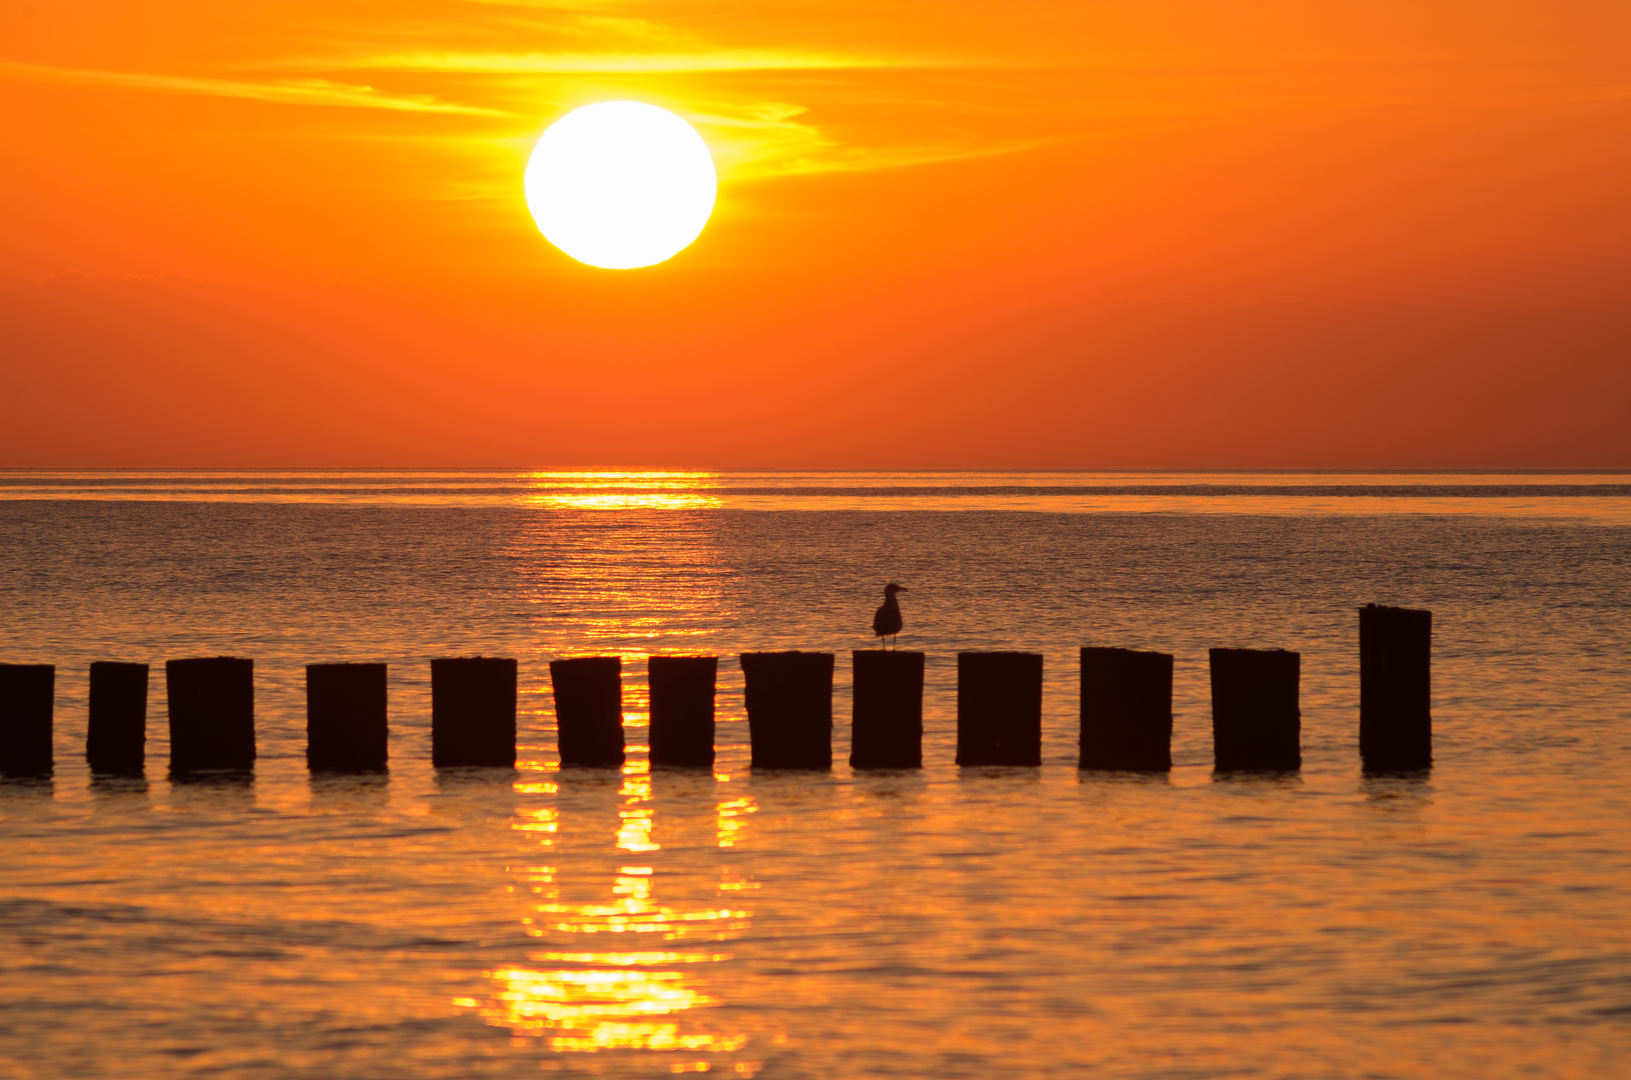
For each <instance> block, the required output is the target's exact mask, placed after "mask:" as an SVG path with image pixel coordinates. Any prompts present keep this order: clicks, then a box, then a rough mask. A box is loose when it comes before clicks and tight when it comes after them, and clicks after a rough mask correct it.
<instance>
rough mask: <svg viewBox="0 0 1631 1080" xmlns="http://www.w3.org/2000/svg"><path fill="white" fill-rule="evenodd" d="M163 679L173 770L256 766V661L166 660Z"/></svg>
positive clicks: (218, 658) (225, 658)
mask: <svg viewBox="0 0 1631 1080" xmlns="http://www.w3.org/2000/svg"><path fill="white" fill-rule="evenodd" d="M164 682H165V692H166V696H167V697H168V700H169V706H170V771H171V772H172V773H182V774H185V773H191V772H204V771H213V770H218V769H230V770H235V771H245V770H248V769H253V768H254V767H255V661H253V660H245V659H242V658H240V657H235V656H214V657H206V658H199V659H192V660H167V661H165V664H164Z"/></svg>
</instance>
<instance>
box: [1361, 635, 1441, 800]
mask: <svg viewBox="0 0 1631 1080" xmlns="http://www.w3.org/2000/svg"><path fill="white" fill-rule="evenodd" d="M1359 756H1360V758H1361V760H1362V761H1363V763H1364V768H1365V769H1366V771H1369V772H1401V771H1411V770H1416V769H1427V768H1431V767H1432V765H1433V613H1432V612H1431V611H1417V610H1413V609H1411V608H1397V607H1382V606H1380V605H1377V604H1366V605H1365V606H1364V607H1362V608H1360V609H1359Z"/></svg>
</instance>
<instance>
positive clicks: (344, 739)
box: [306, 664, 390, 772]
mask: <svg viewBox="0 0 1631 1080" xmlns="http://www.w3.org/2000/svg"><path fill="white" fill-rule="evenodd" d="M386 676H387V668H386V665H384V664H307V665H306V767H307V768H308V769H310V770H311V771H312V772H384V771H385V769H386V768H387V764H386V763H387V761H388V760H389V759H390V729H389V727H388V724H387V720H386V695H387V689H386Z"/></svg>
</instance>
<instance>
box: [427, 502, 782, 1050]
mask: <svg viewBox="0 0 1631 1080" xmlns="http://www.w3.org/2000/svg"><path fill="white" fill-rule="evenodd" d="M603 475H604V474H598V473H597V474H582V473H551V474H539V475H538V477H537V478H536V479H537V482H538V484H539V486H540V487H541V488H543V489H544V490H543V491H541V492H540V493H538V494H537V495H536V496H533V497H534V498H536V499H537V500H538V505H548V506H570V507H572V508H576V509H585V508H590V509H612V508H625V507H626V508H638V509H653V508H669V509H674V508H679V509H686V508H693V507H695V506H697V505H699V503H700V502H701V501H702V500H697V499H696V498H695V497H694V496H690V495H687V494H685V491H686V488H687V487H690V486H693V485H696V484H697V483H701V482H708V481H709V480H710V479H711V474H704V473H684V474H676V473H619V474H616V480H615V481H614V482H613V483H614V484H615V486H616V487H617V488H618V489H619V490H616V491H612V492H606V493H602V494H593V493H589V494H586V493H584V492H583V490H582V489H583V486H584V484H585V482H586V481H590V480H597V481H598V480H600V479H601V478H602V477H603ZM552 485H554V486H556V487H558V488H560V489H562V490H551V486H552ZM555 500H564V501H555ZM714 501H715V502H717V500H714ZM554 540H555V536H554V534H553V533H552V532H551V531H550V529H549V528H548V527H547V526H546V525H539V526H536V527H535V528H533V529H529V530H524V531H523V533H522V535H521V536H520V538H519V539H518V540H517V542H516V544H515V545H514V546H513V548H512V554H514V555H515V556H516V557H517V559H518V563H519V565H522V566H525V567H529V568H531V567H537V566H542V567H543V569H529V570H528V571H527V572H526V573H525V575H524V577H525V580H524V584H523V590H522V594H521V595H522V598H523V599H524V600H525V601H527V602H528V603H529V604H530V605H536V606H538V607H539V608H541V609H545V610H551V611H556V610H560V609H562V608H563V607H567V606H568V605H566V604H563V603H562V601H563V599H564V598H565V597H567V596H573V597H576V598H578V602H577V603H576V604H573V605H571V606H572V607H576V608H578V609H579V610H581V609H583V608H585V607H587V608H589V609H590V610H592V611H594V612H596V614H593V615H582V616H579V617H577V618H576V619H575V620H574V623H575V625H574V627H573V630H574V633H575V635H577V636H578V637H579V638H580V640H586V641H594V642H597V643H601V644H600V647H599V648H598V649H597V652H598V653H599V654H600V655H616V656H618V657H620V659H622V660H623V661H624V663H625V666H626V667H632V666H634V665H636V664H643V662H644V659H645V657H646V656H648V655H651V654H653V653H665V652H666V653H672V652H683V651H685V649H684V646H685V643H686V641H687V640H688V639H689V638H691V637H693V636H695V634H696V633H698V632H700V628H698V629H697V630H688V629H687V628H686V625H685V621H686V619H688V618H690V619H694V618H696V617H697V616H698V615H699V614H700V615H704V616H705V617H707V618H709V619H717V618H720V617H722V616H726V615H728V610H727V608H726V605H725V603H724V597H723V593H722V591H721V590H720V588H719V587H718V585H717V583H716V582H714V581H711V580H709V579H707V578H706V577H692V578H682V579H680V580H679V581H678V582H676V580H675V576H674V573H673V569H672V567H671V566H670V565H669V564H668V562H667V561H666V560H665V559H664V558H663V557H662V555H663V553H662V551H661V550H660V547H654V548H653V550H652V551H650V552H647V553H641V552H638V551H637V552H632V553H631V552H630V551H628V550H627V549H626V548H623V549H620V550H618V551H617V552H616V553H615V554H608V555H607V556H606V557H604V558H594V557H591V558H590V559H588V560H587V561H585V560H578V561H576V562H573V563H571V564H568V565H565V566H560V565H553V564H552V563H551V561H550V560H547V559H544V560H538V559H536V558H534V557H533V556H536V555H537V554H538V553H539V552H540V551H547V550H548V549H549V545H550V544H551V543H552V542H553V541H554ZM693 554H694V555H695V556H696V557H697V558H699V559H700V560H701V562H702V563H703V564H704V565H706V564H707V562H708V560H709V553H708V552H707V551H703V550H695V549H694V550H693ZM586 594H589V595H592V596H593V602H592V603H590V604H587V605H585V604H583V603H582V597H583V596H584V595H586ZM623 721H624V727H625V729H636V728H642V727H644V726H646V725H647V724H648V723H649V721H650V699H649V692H648V690H647V689H646V688H645V686H644V685H643V684H638V683H634V682H632V681H630V682H626V683H625V694H624V714H623ZM528 749H529V748H525V747H524V748H523V753H526V752H527V750H528ZM530 749H531V750H532V752H534V753H540V752H543V751H545V750H546V747H545V746H537V747H531V748H530ZM627 750H628V752H629V754H630V759H629V761H628V762H627V763H626V764H625V765H624V766H623V768H622V770H621V780H620V786H619V788H618V791H617V798H618V802H619V805H618V807H617V823H616V826H615V848H616V851H617V852H618V853H619V854H620V856H622V857H623V858H625V859H626V860H627V861H626V862H623V863H622V864H621V865H619V866H618V867H617V868H616V871H615V874H611V875H609V880H605V881H603V883H602V884H600V885H599V886H595V885H593V884H590V883H588V882H584V881H582V880H580V881H577V882H568V881H565V880H563V877H562V870H561V867H562V866H563V865H564V863H563V860H561V859H558V858H557V857H556V855H557V854H558V851H557V845H558V843H559V841H560V838H561V830H562V827H563V825H562V821H561V815H560V811H559V810H558V809H557V808H555V807H548V806H545V807H538V808H535V809H525V810H518V811H517V812H516V814H515V816H514V818H513V820H512V822H511V828H512V829H513V830H515V831H516V832H520V833H523V834H525V835H526V836H527V837H528V838H529V839H530V840H531V841H533V842H535V843H536V844H537V851H538V859H537V861H536V862H534V863H530V864H526V865H517V866H512V867H510V873H511V874H512V876H513V877H514V878H515V884H513V885H511V886H510V888H511V890H512V891H514V892H517V893H519V894H521V895H522V896H524V897H526V898H527V905H528V906H527V914H526V915H525V916H524V917H523V918H522V920H521V922H522V926H523V927H524V929H525V932H526V934H527V935H528V936H529V937H532V938H535V939H538V940H540V941H544V942H548V943H550V944H551V945H552V946H553V947H552V948H549V949H546V950H542V951H538V952H532V953H528V954H527V957H526V962H525V963H519V962H518V963H515V964H510V965H506V966H503V967H498V968H494V969H492V970H490V971H488V972H486V977H487V978H488V979H489V980H490V981H491V982H492V983H493V985H494V990H493V992H492V993H491V995H490V996H489V997H488V999H487V1000H486V1001H476V1000H474V999H468V998H459V999H456V1000H455V1002H454V1004H455V1005H456V1006H459V1007H461V1008H467V1009H475V1010H476V1011H477V1012H478V1013H479V1014H480V1015H481V1016H482V1017H483V1018H484V1019H485V1020H486V1021H487V1022H488V1023H489V1024H493V1025H495V1026H500V1027H505V1028H508V1029H510V1030H511V1031H512V1032H515V1033H516V1034H517V1035H519V1036H522V1037H537V1038H540V1039H543V1040H545V1041H547V1044H548V1046H549V1049H550V1050H552V1051H555V1052H557V1053H595V1052H598V1051H603V1050H656V1051H694V1052H697V1053H699V1054H702V1053H732V1052H735V1051H737V1050H740V1049H741V1048H742V1047H743V1046H745V1045H746V1044H747V1041H748V1037H749V1036H748V1034H747V1033H746V1032H741V1031H730V1030H720V1029H718V1028H717V1027H715V1026H711V1025H709V1024H707V1023H706V1022H705V1021H703V1020H702V1019H700V1018H699V1016H698V1012H697V1011H698V1010H705V1009H709V1008H711V1007H714V1006H718V1005H719V1004H721V1002H720V1000H719V997H718V995H717V993H716V992H714V991H712V990H711V989H710V988H709V986H708V979H707V971H708V969H709V966H710V965H713V964H717V963H720V962H723V961H728V960H730V959H731V954H730V953H729V952H726V951H722V950H721V949H720V948H719V945H720V944H721V943H723V942H727V941H730V940H732V939H733V938H737V937H740V936H741V935H742V934H743V933H744V932H745V931H747V930H748V929H749V927H750V926H751V923H752V918H753V912H752V911H751V910H748V909H745V908H743V907H742V906H741V905H740V904H739V903H737V902H736V901H738V900H739V898H740V896H741V895H742V894H743V893H744V892H745V891H747V890H750V889H753V888H756V887H757V884H756V883H755V882H752V881H749V880H744V879H742V878H741V877H740V876H739V875H736V874H733V872H732V871H731V870H730V869H729V868H728V867H721V868H720V870H719V873H718V877H717V885H716V887H715V888H714V890H713V896H712V897H710V898H709V900H710V901H711V902H696V901H694V900H693V901H692V902H689V903H687V902H681V901H676V900H668V899H665V898H664V897H662V896H660V895H659V892H658V888H657V883H658V881H659V875H658V874H657V872H656V871H657V868H656V867H655V866H653V865H646V864H645V863H646V862H647V861H649V860H650V859H651V857H653V856H655V855H657V853H659V852H660V851H661V850H662V844H661V843H660V842H659V841H658V839H657V837H656V835H655V827H656V819H655V811H654V806H653V792H652V776H651V772H650V764H649V761H648V760H647V757H646V755H647V754H648V753H649V747H647V746H644V745H630V746H628V747H627ZM517 764H518V767H519V768H521V769H523V770H525V771H526V772H527V773H528V774H529V775H528V776H526V777H525V778H523V779H521V780H519V781H517V782H516V784H515V790H516V792H517V794H520V795H531V796H537V795H542V796H550V795H558V794H559V791H560V782H561V777H560V765H559V764H558V763H557V762H555V761H552V760H548V759H545V758H542V757H535V758H527V757H523V758H522V760H520V761H519V762H518V763H517ZM592 772H594V771H592ZM596 779H598V778H596ZM699 779H705V780H708V781H711V782H728V781H729V779H730V777H729V776H728V775H726V774H716V775H714V776H713V777H707V776H706V774H704V776H703V777H700V778H699ZM591 782H594V780H591ZM756 809H757V807H756V806H755V804H754V802H753V800H752V798H750V797H737V798H727V799H721V800H718V801H717V805H716V806H715V809H714V813H713V822H712V828H711V829H710V834H709V837H708V841H710V842H711V843H712V844H713V846H714V847H715V848H718V849H725V848H731V847H734V846H735V845H736V844H737V842H738V839H739V836H740V833H741V831H742V828H743V825H744V819H745V817H746V816H747V815H749V814H751V813H753V812H754V811H755V810H756ZM602 835H604V834H602ZM601 842H603V841H601ZM698 846H699V845H698V844H697V843H695V842H693V843H692V844H691V848H692V852H693V855H692V857H693V858H694V857H695V856H694V851H695V849H696V848H697V847H698ZM578 873H579V876H580V878H581V877H583V876H585V875H588V874H593V873H595V871H594V870H587V869H586V870H580V871H578ZM569 884H575V885H578V886H580V887H583V886H586V885H587V886H588V887H589V888H590V889H591V891H593V890H595V889H598V890H599V895H598V896H595V897H593V898H592V899H589V900H587V901H585V900H581V899H580V900H574V899H571V898H569V897H568V896H567V895H566V886H567V885H569ZM676 1067H686V1068H694V1069H696V1070H697V1071H704V1070H707V1069H708V1068H709V1063H708V1061H706V1060H700V1059H699V1060H696V1061H692V1062H690V1063H689V1064H688V1065H687V1064H686V1063H677V1064H676ZM734 1068H735V1072H736V1073H737V1074H738V1075H742V1076H748V1077H751V1076H753V1075H754V1074H755V1072H756V1071H757V1064H756V1063H753V1062H744V1061H738V1062H736V1063H735V1064H734Z"/></svg>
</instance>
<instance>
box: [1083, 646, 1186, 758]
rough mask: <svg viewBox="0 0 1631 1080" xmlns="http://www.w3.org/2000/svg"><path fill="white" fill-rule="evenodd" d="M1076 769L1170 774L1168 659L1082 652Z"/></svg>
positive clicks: (1133, 653)
mask: <svg viewBox="0 0 1631 1080" xmlns="http://www.w3.org/2000/svg"><path fill="white" fill-rule="evenodd" d="M1078 767H1080V768H1083V769H1121V770H1126V771H1129V772H1168V771H1170V770H1171V769H1172V656H1171V655H1170V654H1168V653H1159V652H1137V651H1135V650H1133V649H1107V648H1084V649H1083V650H1082V753H1081V760H1080V762H1079V763H1078Z"/></svg>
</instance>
